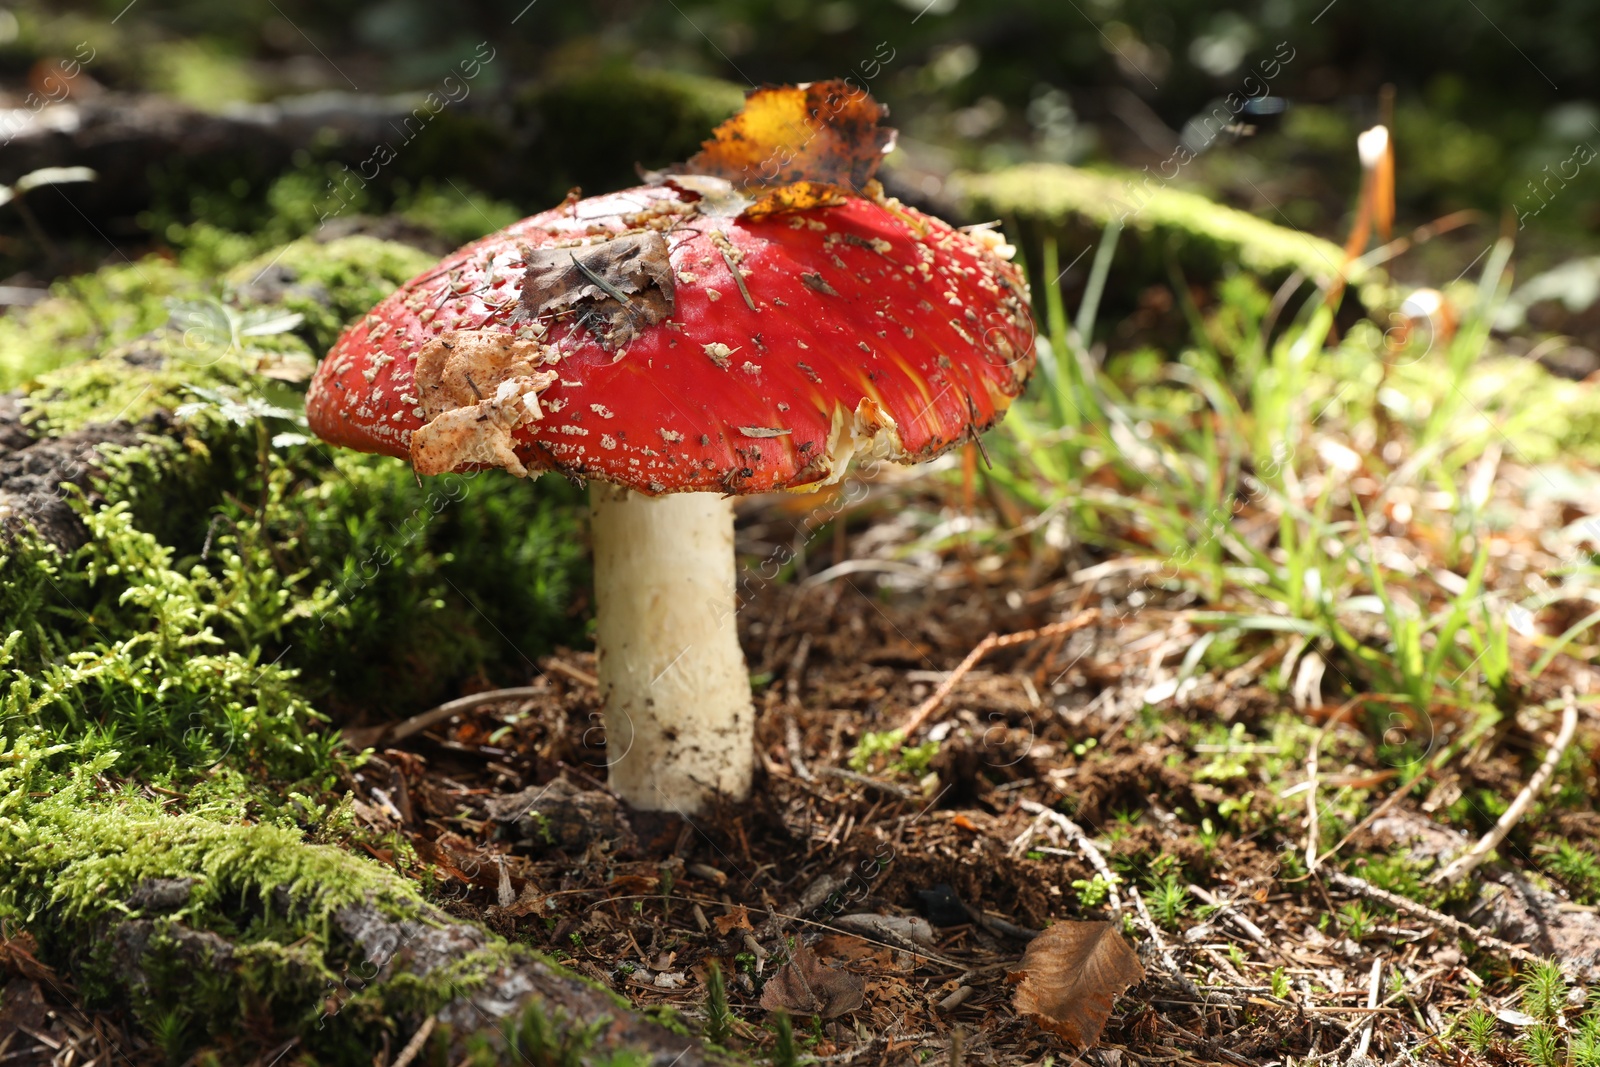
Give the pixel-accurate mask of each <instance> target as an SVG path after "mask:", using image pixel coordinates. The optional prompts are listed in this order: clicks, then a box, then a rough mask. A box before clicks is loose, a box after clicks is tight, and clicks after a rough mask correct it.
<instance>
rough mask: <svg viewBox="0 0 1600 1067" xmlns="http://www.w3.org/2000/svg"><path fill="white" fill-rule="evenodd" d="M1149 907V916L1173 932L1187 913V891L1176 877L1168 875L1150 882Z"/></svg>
mask: <svg viewBox="0 0 1600 1067" xmlns="http://www.w3.org/2000/svg"><path fill="white" fill-rule="evenodd" d="M1149 905H1150V914H1151V915H1153V916H1155V920H1156V921H1157V922H1158V923H1160V924H1161V925H1162V926H1165V927H1166V928H1167V929H1168V930H1175V929H1177V926H1178V920H1180V919H1182V918H1183V917H1184V916H1185V915H1187V914H1188V913H1189V890H1188V889H1187V888H1186V887H1185V886H1184V884H1183V883H1182V882H1180V881H1178V878H1177V876H1176V875H1172V874H1168V875H1166V876H1165V877H1164V878H1161V879H1160V880H1152V881H1151V882H1150V899H1149Z"/></svg>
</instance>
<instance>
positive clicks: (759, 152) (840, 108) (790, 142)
mask: <svg viewBox="0 0 1600 1067" xmlns="http://www.w3.org/2000/svg"><path fill="white" fill-rule="evenodd" d="M887 114H888V112H887V110H886V109H885V108H884V107H883V106H882V105H880V104H879V103H878V102H877V101H875V100H873V99H872V97H871V96H870V95H869V94H868V93H867V91H866V90H865V89H861V88H858V87H856V86H852V85H851V84H850V83H849V82H847V81H844V80H842V79H835V80H832V81H824V82H812V83H811V84H810V85H805V86H798V85H784V86H777V87H774V88H768V89H757V90H756V91H755V92H753V93H751V94H750V95H749V96H748V97H746V98H745V102H744V109H743V110H742V111H740V112H739V113H738V114H737V115H735V116H734V117H733V118H731V119H729V120H728V121H727V122H724V123H723V124H722V125H720V126H718V127H717V128H716V130H715V131H714V132H713V133H712V135H711V140H709V141H706V142H705V144H704V145H703V146H702V147H701V149H700V151H699V152H698V153H696V154H695V156H694V157H693V158H692V159H690V160H689V162H688V163H686V164H684V166H683V167H682V168H680V169H681V170H682V171H683V172H684V173H686V174H706V175H711V176H714V177H718V178H726V179H727V180H728V181H730V182H732V183H733V184H734V185H735V186H738V187H741V188H770V187H775V186H780V185H789V184H791V183H793V182H815V183H819V185H821V186H828V185H834V186H841V187H843V188H844V189H849V190H857V191H859V190H861V189H862V188H863V187H864V186H865V185H866V183H867V182H868V181H869V180H870V179H871V178H872V176H873V175H874V174H875V173H877V170H878V164H879V162H881V161H882V159H883V155H884V153H885V152H887V151H889V149H890V148H892V147H894V131H893V130H891V129H889V128H888V127H886V126H885V127H880V126H879V125H878V122H879V120H881V119H883V118H884V117H885V116H886V115H887ZM819 191H820V190H819ZM791 210H792V209H791Z"/></svg>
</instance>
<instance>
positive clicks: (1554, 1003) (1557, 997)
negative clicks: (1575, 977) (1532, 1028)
mask: <svg viewBox="0 0 1600 1067" xmlns="http://www.w3.org/2000/svg"><path fill="white" fill-rule="evenodd" d="M1566 1006H1567V976H1566V975H1565V974H1563V973H1562V971H1561V964H1560V963H1559V962H1558V961H1556V960H1554V959H1549V960H1539V961H1538V962H1536V963H1534V964H1533V965H1531V966H1530V967H1529V968H1528V969H1527V970H1526V971H1525V972H1524V973H1523V975H1522V1010H1523V1011H1526V1012H1527V1013H1528V1014H1529V1015H1531V1016H1533V1017H1534V1018H1535V1019H1539V1020H1542V1021H1544V1022H1555V1021H1556V1020H1557V1019H1558V1018H1559V1017H1560V1015H1561V1011H1562V1009H1563V1008H1565V1007H1566Z"/></svg>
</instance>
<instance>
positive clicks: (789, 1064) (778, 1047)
mask: <svg viewBox="0 0 1600 1067" xmlns="http://www.w3.org/2000/svg"><path fill="white" fill-rule="evenodd" d="M773 1029H774V1030H775V1031H776V1032H777V1035H778V1040H777V1042H776V1043H775V1044H774V1045H773V1046H772V1062H773V1065H774V1067H799V1064H800V1048H799V1046H798V1045H796V1044H795V1041H794V1025H793V1024H792V1023H790V1022H789V1016H788V1015H787V1014H785V1013H784V1012H781V1011H780V1012H778V1017H777V1018H776V1019H775V1020H774V1021H773Z"/></svg>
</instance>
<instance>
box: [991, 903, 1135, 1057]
mask: <svg viewBox="0 0 1600 1067" xmlns="http://www.w3.org/2000/svg"><path fill="white" fill-rule="evenodd" d="M1007 977H1008V978H1009V979H1010V980H1011V981H1012V982H1017V983H1020V984H1019V985H1018V986H1017V991H1016V994H1015V996H1014V997H1013V999H1012V1003H1013V1005H1015V1007H1016V1009H1017V1012H1018V1013H1019V1014H1022V1015H1028V1016H1032V1018H1033V1021H1034V1022H1036V1023H1038V1024H1039V1025H1040V1026H1041V1027H1043V1028H1044V1029H1046V1030H1049V1031H1050V1032H1051V1033H1053V1034H1056V1035H1058V1036H1059V1037H1062V1038H1064V1039H1065V1040H1067V1041H1070V1042H1072V1043H1073V1044H1074V1045H1077V1046H1078V1047H1079V1048H1085V1049H1086V1048H1089V1047H1090V1046H1092V1045H1094V1043H1095V1042H1097V1041H1099V1040H1100V1031H1101V1030H1103V1029H1105V1025H1106V1020H1107V1019H1109V1018H1110V1017H1111V1005H1112V1002H1113V1001H1114V1000H1115V999H1116V998H1117V996H1118V995H1119V994H1121V993H1122V991H1123V990H1125V989H1127V988H1128V987H1129V986H1130V985H1133V984H1134V983H1135V982H1138V981H1141V980H1142V979H1143V978H1144V968H1143V967H1141V966H1140V965H1139V957H1137V956H1135V955H1134V953H1133V949H1131V948H1129V947H1128V943H1127V942H1126V941H1124V940H1123V939H1122V935H1121V934H1119V933H1117V929H1116V927H1115V926H1114V925H1113V924H1111V923H1108V922H1058V923H1056V924H1055V925H1053V926H1051V927H1049V928H1048V929H1047V930H1045V932H1044V933H1042V934H1040V935H1039V936H1038V937H1036V938H1034V939H1033V940H1032V941H1030V942H1029V943H1028V950H1027V951H1026V952H1024V953H1023V954H1022V966H1021V968H1020V969H1019V970H1016V971H1013V972H1011V974H1010V975H1008V976H1007Z"/></svg>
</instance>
